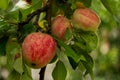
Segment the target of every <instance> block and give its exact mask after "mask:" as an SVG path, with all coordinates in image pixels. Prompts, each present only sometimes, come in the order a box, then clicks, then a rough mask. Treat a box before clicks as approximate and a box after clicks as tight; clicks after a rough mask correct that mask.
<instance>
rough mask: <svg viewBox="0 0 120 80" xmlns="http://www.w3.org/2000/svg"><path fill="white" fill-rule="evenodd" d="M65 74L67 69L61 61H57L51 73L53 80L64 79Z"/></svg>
mask: <svg viewBox="0 0 120 80" xmlns="http://www.w3.org/2000/svg"><path fill="white" fill-rule="evenodd" d="M66 75H67V70H66V68H65V66H64V64H63V63H62V62H61V61H58V62H57V64H56V66H55V68H54V70H53V73H52V76H53V78H54V80H65V78H66Z"/></svg>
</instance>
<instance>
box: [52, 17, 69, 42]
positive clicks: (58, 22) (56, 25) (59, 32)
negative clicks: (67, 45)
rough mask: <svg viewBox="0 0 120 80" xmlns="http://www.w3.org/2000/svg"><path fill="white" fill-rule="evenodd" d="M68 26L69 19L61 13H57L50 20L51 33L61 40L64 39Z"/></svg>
mask: <svg viewBox="0 0 120 80" xmlns="http://www.w3.org/2000/svg"><path fill="white" fill-rule="evenodd" d="M70 27H71V23H70V21H69V20H68V19H67V18H66V17H65V16H63V15H58V16H56V17H55V18H54V19H53V20H52V34H53V35H55V36H56V37H58V38H59V39H61V40H64V35H65V32H66V30H67V28H70Z"/></svg>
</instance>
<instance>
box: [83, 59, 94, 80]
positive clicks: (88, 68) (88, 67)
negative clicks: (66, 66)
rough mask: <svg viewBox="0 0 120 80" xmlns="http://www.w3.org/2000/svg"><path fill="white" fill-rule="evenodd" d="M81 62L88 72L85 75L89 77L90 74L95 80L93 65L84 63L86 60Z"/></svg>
mask: <svg viewBox="0 0 120 80" xmlns="http://www.w3.org/2000/svg"><path fill="white" fill-rule="evenodd" d="M81 62H82V64H83V65H84V67H85V68H86V72H85V74H84V75H87V74H88V73H89V74H90V76H91V79H92V80H94V74H93V67H92V66H91V64H89V62H87V61H84V60H81Z"/></svg>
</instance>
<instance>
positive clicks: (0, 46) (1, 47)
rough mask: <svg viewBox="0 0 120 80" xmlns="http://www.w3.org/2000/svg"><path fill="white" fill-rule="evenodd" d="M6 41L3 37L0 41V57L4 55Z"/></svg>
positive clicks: (6, 38)
mask: <svg viewBox="0 0 120 80" xmlns="http://www.w3.org/2000/svg"><path fill="white" fill-rule="evenodd" d="M7 40H8V37H3V38H1V39H0V55H2V56H5V55H6V43H7Z"/></svg>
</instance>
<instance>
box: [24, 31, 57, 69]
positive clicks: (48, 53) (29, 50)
mask: <svg viewBox="0 0 120 80" xmlns="http://www.w3.org/2000/svg"><path fill="white" fill-rule="evenodd" d="M22 51H23V58H24V61H25V63H26V64H27V65H28V66H30V67H32V68H42V67H44V66H46V65H47V64H48V63H49V62H50V61H51V60H52V59H53V57H54V56H55V51H56V42H55V40H54V39H53V38H52V37H51V36H50V35H48V34H45V33H41V32H34V33H31V34H29V35H28V36H27V37H26V38H25V39H24V41H23V43H22Z"/></svg>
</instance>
